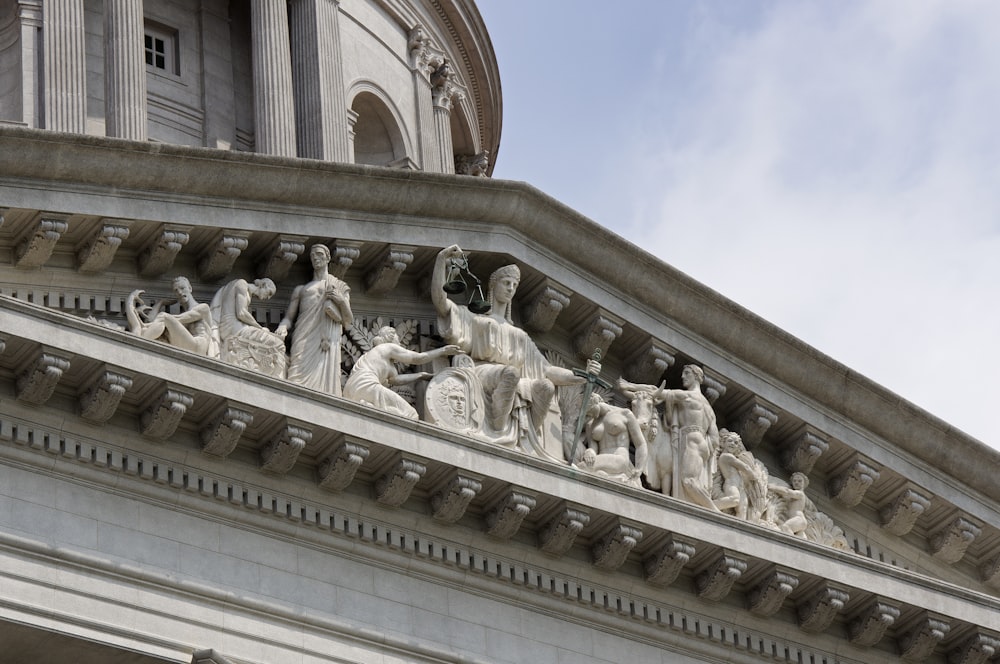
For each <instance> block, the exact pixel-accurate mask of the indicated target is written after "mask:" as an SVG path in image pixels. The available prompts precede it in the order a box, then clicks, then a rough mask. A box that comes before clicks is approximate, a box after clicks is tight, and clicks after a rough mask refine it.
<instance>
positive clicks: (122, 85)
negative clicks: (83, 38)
mask: <svg viewBox="0 0 1000 664" xmlns="http://www.w3.org/2000/svg"><path fill="white" fill-rule="evenodd" d="M104 118H105V133H107V135H108V136H117V137H118V138H131V139H133V140H136V141H144V140H146V136H147V132H146V64H145V52H144V47H143V21H142V0H104Z"/></svg>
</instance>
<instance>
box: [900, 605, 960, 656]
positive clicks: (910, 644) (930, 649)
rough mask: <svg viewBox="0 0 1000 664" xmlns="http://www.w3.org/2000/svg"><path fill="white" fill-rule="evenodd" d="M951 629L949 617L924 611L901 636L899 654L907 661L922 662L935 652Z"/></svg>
mask: <svg viewBox="0 0 1000 664" xmlns="http://www.w3.org/2000/svg"><path fill="white" fill-rule="evenodd" d="M950 631H951V625H949V624H948V621H947V619H945V618H944V617H942V616H932V615H930V614H928V613H924V614H922V615H921V616H919V617H918V618H917V619H916V620H915V621H913V622H912V623H910V625H908V627H907V629H906V630H905V631H904V632H903V635H902V636H901V637H899V639H898V645H899V654H900V656H901V657H902V658H903V659H905V660H907V661H910V662H922V661H924V660H926V659H927V658H928V657H930V656H931V655H932V654H933V653H934V649H935V648H937V645H938V643H940V642H941V640H942V639H943V638H944V637H945V636H947V635H948V632H950Z"/></svg>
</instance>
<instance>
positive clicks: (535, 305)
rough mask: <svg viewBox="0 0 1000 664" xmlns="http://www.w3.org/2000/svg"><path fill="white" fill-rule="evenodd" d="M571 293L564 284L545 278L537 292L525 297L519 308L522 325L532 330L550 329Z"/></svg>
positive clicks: (545, 330) (565, 305)
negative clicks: (522, 304)
mask: <svg viewBox="0 0 1000 664" xmlns="http://www.w3.org/2000/svg"><path fill="white" fill-rule="evenodd" d="M572 294H573V293H572V291H570V290H569V289H568V288H566V287H565V286H562V285H560V284H557V283H556V282H554V281H552V280H550V279H546V280H545V282H544V283H543V284H542V287H541V288H539V289H538V291H537V292H535V293H534V294H533V295H531V296H529V297H528V298H526V299H525V303H524V306H523V307H522V308H521V321H522V323H523V324H524V327H525V328H527V329H529V330H531V331H533V332H548V331H549V330H551V329H552V327H553V326H554V325H555V324H556V319H557V318H558V317H559V314H560V313H562V310H563V309H565V308H566V307H567V306H568V305H569V299H570V296H571V295H572Z"/></svg>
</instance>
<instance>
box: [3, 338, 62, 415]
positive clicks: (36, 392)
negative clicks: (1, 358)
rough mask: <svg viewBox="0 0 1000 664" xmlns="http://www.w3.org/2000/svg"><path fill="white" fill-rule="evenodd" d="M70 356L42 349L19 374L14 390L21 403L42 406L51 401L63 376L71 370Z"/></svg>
mask: <svg viewBox="0 0 1000 664" xmlns="http://www.w3.org/2000/svg"><path fill="white" fill-rule="evenodd" d="M69 364H70V356H69V355H65V354H63V353H57V352H55V351H52V350H47V349H41V350H39V351H38V353H37V354H36V355H35V356H34V357H33V358H32V359H31V360H30V361H29V362H28V363H27V364H25V365H23V366H22V368H21V369H20V370H19V371H18V372H17V380H16V382H15V385H14V389H15V391H16V394H17V398H18V400H20V401H24V402H26V403H30V404H34V405H36V406H41V405H42V404H43V403H45V402H46V401H48V400H49V397H51V396H52V393H53V392H54V391H55V389H56V385H58V384H59V381H60V379H62V377H63V374H64V373H66V371H68V370H69Z"/></svg>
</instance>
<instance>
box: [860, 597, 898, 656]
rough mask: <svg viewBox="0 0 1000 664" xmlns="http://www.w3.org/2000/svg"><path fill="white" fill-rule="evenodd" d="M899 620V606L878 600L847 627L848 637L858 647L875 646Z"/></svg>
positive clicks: (870, 603) (872, 602) (870, 604)
mask: <svg viewBox="0 0 1000 664" xmlns="http://www.w3.org/2000/svg"><path fill="white" fill-rule="evenodd" d="M897 620H899V606H897V605H895V604H892V603H890V602H886V601H885V600H882V599H878V598H876V599H873V600H872V601H871V602H869V603H868V605H867V606H866V607H865V608H864V609H862V610H861V613H859V614H858V615H857V617H855V618H854V620H852V621H851V622H850V623H849V624H848V625H847V636H848V638H849V639H850V640H851V643H853V644H854V645H856V646H873V645H875V644H876V643H878V642H879V641H881V640H882V637H883V636H885V632H886V630H887V629H889V628H890V627H892V626H893V624H895V622H896V621H897Z"/></svg>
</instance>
